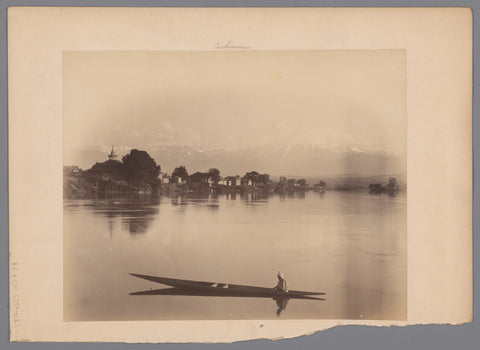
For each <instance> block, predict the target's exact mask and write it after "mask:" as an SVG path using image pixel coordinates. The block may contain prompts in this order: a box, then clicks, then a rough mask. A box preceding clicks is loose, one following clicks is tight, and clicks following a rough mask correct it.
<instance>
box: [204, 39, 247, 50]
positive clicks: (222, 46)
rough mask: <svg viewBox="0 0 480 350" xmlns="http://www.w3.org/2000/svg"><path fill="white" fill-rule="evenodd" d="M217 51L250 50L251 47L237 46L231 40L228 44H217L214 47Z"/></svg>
mask: <svg viewBox="0 0 480 350" xmlns="http://www.w3.org/2000/svg"><path fill="white" fill-rule="evenodd" d="M213 47H214V48H215V49H217V50H225V49H250V46H247V45H241V44H236V43H234V42H233V41H232V40H229V41H227V42H224V43H222V42H216V43H215V45H214V46H213Z"/></svg>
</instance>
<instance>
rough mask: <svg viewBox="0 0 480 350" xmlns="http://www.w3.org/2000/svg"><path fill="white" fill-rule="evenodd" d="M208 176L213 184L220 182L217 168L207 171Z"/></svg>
mask: <svg viewBox="0 0 480 350" xmlns="http://www.w3.org/2000/svg"><path fill="white" fill-rule="evenodd" d="M208 175H209V176H210V177H211V178H212V179H213V181H214V182H215V183H216V182H218V180H220V170H218V169H217V168H211V169H209V170H208Z"/></svg>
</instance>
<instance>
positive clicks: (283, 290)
mask: <svg viewBox="0 0 480 350" xmlns="http://www.w3.org/2000/svg"><path fill="white" fill-rule="evenodd" d="M277 277H278V282H277V285H276V286H275V287H274V288H273V289H274V290H275V291H276V292H277V293H278V294H281V295H286V294H287V293H288V288H287V281H285V278H284V276H283V273H281V272H280V271H278V274H277Z"/></svg>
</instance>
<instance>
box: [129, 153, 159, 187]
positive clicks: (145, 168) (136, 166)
mask: <svg viewBox="0 0 480 350" xmlns="http://www.w3.org/2000/svg"><path fill="white" fill-rule="evenodd" d="M122 162H123V166H124V170H125V175H126V177H127V181H128V183H129V184H130V185H134V186H142V185H145V184H148V185H150V186H155V185H156V184H157V180H158V175H160V165H157V163H156V162H155V160H153V158H152V157H150V155H149V154H148V153H147V152H145V151H139V150H137V149H132V150H131V151H130V153H129V154H126V155H125V156H124V157H123V158H122Z"/></svg>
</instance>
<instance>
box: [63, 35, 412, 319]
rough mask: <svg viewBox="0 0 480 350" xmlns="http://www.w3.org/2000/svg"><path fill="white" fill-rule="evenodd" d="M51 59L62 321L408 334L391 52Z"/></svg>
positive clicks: (403, 183)
mask: <svg viewBox="0 0 480 350" xmlns="http://www.w3.org/2000/svg"><path fill="white" fill-rule="evenodd" d="M232 45H234V44H232V43H228V42H226V43H223V42H219V43H217V44H216V45H215V47H216V48H217V49H215V50H211V51H64V52H63V61H62V68H63V73H62V74H63V320H64V321H66V322H69V321H117V320H118V321H120V320H121V321H129V320H132V321H133V320H250V319H350V320H406V319H407V169H406V164H407V163H406V161H407V148H406V120H407V114H406V113H407V112H406V106H407V100H406V99H407V95H406V82H407V75H406V74H407V73H406V52H405V50H298V51H295V50H293V51H259V50H236V51H235V50H223V48H230V46H232Z"/></svg>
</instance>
